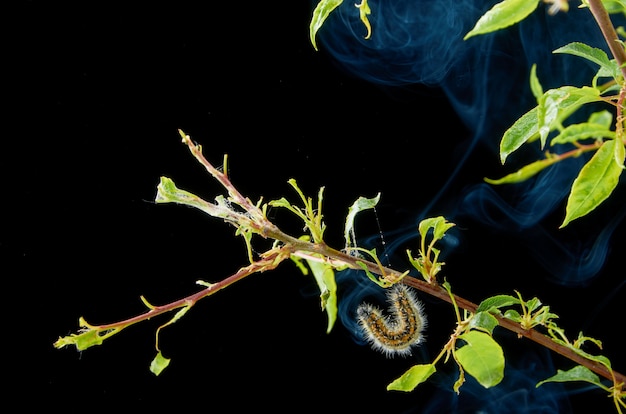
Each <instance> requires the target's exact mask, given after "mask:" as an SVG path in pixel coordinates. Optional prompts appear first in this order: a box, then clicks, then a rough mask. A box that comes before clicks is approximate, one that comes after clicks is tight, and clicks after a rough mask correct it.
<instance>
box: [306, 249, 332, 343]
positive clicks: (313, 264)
mask: <svg viewBox="0 0 626 414" xmlns="http://www.w3.org/2000/svg"><path fill="white" fill-rule="evenodd" d="M307 264H308V265H309V267H310V268H311V271H312V272H313V276H314V277H315V281H316V282H317V286H318V287H319V289H320V299H321V305H322V309H323V310H326V315H327V316H328V327H327V328H326V332H327V333H329V332H330V331H331V330H332V329H333V326H334V325H335V321H336V320H337V282H336V281H335V272H334V270H333V268H332V267H331V266H330V265H329V264H327V263H323V262H319V261H316V260H307Z"/></svg>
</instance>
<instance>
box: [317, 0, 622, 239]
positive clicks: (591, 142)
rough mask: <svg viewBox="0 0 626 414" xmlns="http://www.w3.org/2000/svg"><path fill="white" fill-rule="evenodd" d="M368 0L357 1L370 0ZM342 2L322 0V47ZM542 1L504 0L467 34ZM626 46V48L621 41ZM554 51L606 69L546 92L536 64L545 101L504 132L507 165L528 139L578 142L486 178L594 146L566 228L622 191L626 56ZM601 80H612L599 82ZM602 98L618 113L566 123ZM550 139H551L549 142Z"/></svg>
mask: <svg viewBox="0 0 626 414" xmlns="http://www.w3.org/2000/svg"><path fill="white" fill-rule="evenodd" d="M365 1H366V0H364V1H363V3H361V5H357V7H360V6H362V5H363V4H366V3H365ZM597 1H599V0H597ZM545 2H546V3H550V8H549V9H548V12H549V13H550V14H555V13H557V12H567V11H568V10H569V3H568V0H546V1H545ZM341 3H342V0H321V1H320V2H319V3H318V4H317V7H316V8H315V10H314V12H313V18H312V20H311V23H310V25H309V33H310V38H311V42H312V44H313V47H315V49H317V43H316V35H317V33H318V31H319V30H320V29H321V28H322V26H323V24H324V22H325V21H326V19H328V17H329V16H330V14H331V13H332V12H333V11H334V10H335V9H336V8H337V7H338V6H339V5H340V4H341ZM540 3H541V1H538V0H503V1H501V2H499V3H497V4H496V5H494V6H493V7H492V8H491V9H490V10H488V11H487V12H486V13H485V14H484V15H483V16H482V17H481V18H480V19H479V20H478V21H477V22H476V24H475V26H474V27H473V28H472V29H471V30H470V31H469V32H468V33H467V34H466V35H465V37H464V38H463V39H464V40H469V39H471V38H472V37H475V36H479V35H486V34H489V33H492V32H495V31H498V30H501V29H504V28H507V27H510V26H512V25H514V24H517V23H519V22H521V21H522V20H524V19H525V18H527V17H528V16H529V15H530V14H531V13H533V12H535V11H536V9H537V8H538V6H539V4H540ZM605 3H606V4H607V8H606V9H602V10H608V11H609V12H610V13H614V14H626V3H624V2H621V1H606V2H605ZM600 6H601V4H600ZM581 7H589V2H588V1H583V2H582V5H581ZM370 13H371V10H370V8H369V6H367V14H363V13H361V15H360V16H361V20H363V22H364V24H365V26H366V28H367V37H369V36H370V35H371V32H372V27H371V24H370V23H369V20H368V19H367V15H369V14H370ZM603 29H604V28H603ZM607 29H609V28H607ZM610 29H612V27H611V28H610ZM610 32H611V33H613V32H615V31H614V30H611V31H610ZM617 41H618V39H607V42H609V46H612V45H611V42H617ZM619 48H621V50H623V43H621V41H620V43H619ZM553 53H556V54H559V53H560V54H570V55H574V56H578V57H581V58H583V59H587V60H589V61H590V62H592V63H594V64H596V65H597V66H598V70H597V72H596V74H595V76H594V77H593V79H592V80H591V84H590V85H589V86H583V87H575V86H567V85H566V86H562V87H559V88H555V89H549V90H547V91H544V90H543V88H542V86H541V83H540V81H539V79H538V78H537V76H536V66H535V65H533V67H532V70H531V76H530V87H531V90H532V92H533V93H534V95H535V97H536V99H537V106H535V107H534V108H532V109H531V110H530V111H528V112H527V113H526V114H524V115H522V116H521V117H520V118H519V119H518V120H517V121H516V122H515V123H514V124H513V125H512V126H511V127H510V128H509V129H508V130H507V131H506V132H505V133H504V135H503V137H502V140H501V143H500V161H501V162H502V164H504V163H505V162H506V160H507V158H508V156H509V155H511V154H512V153H513V152H515V151H516V150H518V149H519V148H520V147H521V146H522V145H524V144H530V143H534V142H536V141H539V145H540V148H541V149H542V150H544V149H545V148H546V145H548V146H549V147H550V148H551V149H555V150H559V148H561V149H562V148H571V149H569V150H567V151H565V152H562V151H561V152H560V153H558V152H556V151H553V152H552V151H549V150H546V151H545V158H543V159H540V160H537V161H535V162H532V163H530V164H528V165H525V166H523V167H521V168H520V169H518V170H517V171H515V172H513V173H510V174H508V175H506V176H504V177H502V178H499V179H489V178H485V181H487V182H488V183H490V184H494V185H499V184H512V183H519V182H522V181H525V180H528V179H530V178H531V177H533V176H535V175H536V174H538V173H539V172H541V171H542V170H544V169H546V168H548V167H550V166H551V165H554V164H556V163H558V162H560V161H563V160H565V159H567V158H571V157H579V156H581V155H582V154H584V153H587V152H593V153H594V154H593V156H592V157H591V158H590V159H589V160H588V161H587V162H586V164H585V165H584V166H583V167H582V168H581V170H580V172H579V174H578V176H577V177H576V179H575V180H574V182H573V184H572V187H571V191H570V194H569V197H568V200H567V205H566V207H565V218H564V219H563V222H562V223H561V226H560V227H561V228H562V227H565V226H567V225H568V224H569V223H570V222H571V221H573V220H575V219H577V218H580V217H583V216H585V215H587V214H589V213H590V212H591V211H593V210H595V209H596V208H597V207H598V206H599V205H600V204H601V203H602V202H604V201H605V200H606V199H607V198H608V197H609V196H610V195H611V194H612V193H613V191H614V190H615V187H616V186H617V184H618V182H619V178H620V176H621V175H622V172H623V171H624V158H625V155H626V151H625V149H624V146H625V144H626V140H625V138H624V134H623V106H622V101H623V94H624V88H625V86H624V72H623V67H624V62H621V64H620V63H618V61H617V59H616V58H612V59H610V58H609V57H608V56H607V54H606V52H604V51H603V50H602V49H598V48H594V47H591V46H589V45H586V44H584V43H580V42H574V43H570V44H568V45H564V46H563V47H560V48H558V49H556V50H554V51H553ZM601 80H602V81H604V83H599V82H600V81H601ZM599 102H603V103H606V104H607V105H609V106H611V107H613V110H614V112H615V113H616V116H615V117H614V118H615V119H613V117H612V115H611V113H610V112H608V111H606V110H603V111H601V112H598V113H594V114H592V115H591V116H590V117H589V119H588V120H587V121H586V122H581V123H571V124H569V125H567V124H566V123H567V121H568V119H570V118H571V117H572V115H574V114H575V113H577V112H578V111H579V110H580V109H581V108H582V107H583V106H585V105H588V104H590V103H599ZM548 138H551V139H550V141H549V142H548Z"/></svg>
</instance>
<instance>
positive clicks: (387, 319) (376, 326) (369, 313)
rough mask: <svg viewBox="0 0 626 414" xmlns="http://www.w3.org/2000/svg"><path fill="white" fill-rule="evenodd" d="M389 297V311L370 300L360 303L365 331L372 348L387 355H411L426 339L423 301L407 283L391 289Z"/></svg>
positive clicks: (357, 312)
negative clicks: (372, 303) (382, 309)
mask: <svg viewBox="0 0 626 414" xmlns="http://www.w3.org/2000/svg"><path fill="white" fill-rule="evenodd" d="M387 300H388V301H389V303H390V307H389V313H390V315H388V316H385V315H383V313H382V311H381V310H380V309H379V308H377V307H376V306H373V305H370V304H369V303H361V304H360V305H359V307H358V308H357V311H356V314H357V319H358V321H359V325H360V326H361V330H362V332H363V335H364V336H365V338H366V339H367V340H368V342H369V343H370V344H371V346H372V348H373V349H375V350H377V351H380V352H383V353H384V354H386V355H387V356H388V357H393V356H394V355H396V354H397V355H401V356H408V355H411V348H412V347H414V346H417V345H419V344H421V343H422V342H424V336H423V335H422V332H423V331H424V329H425V328H426V325H427V321H426V316H425V315H424V312H423V307H422V303H421V302H420V301H419V300H418V299H417V297H416V296H415V292H414V291H413V290H412V289H411V288H409V287H408V286H406V285H403V284H397V285H394V286H393V287H391V288H390V289H389V292H388V293H387Z"/></svg>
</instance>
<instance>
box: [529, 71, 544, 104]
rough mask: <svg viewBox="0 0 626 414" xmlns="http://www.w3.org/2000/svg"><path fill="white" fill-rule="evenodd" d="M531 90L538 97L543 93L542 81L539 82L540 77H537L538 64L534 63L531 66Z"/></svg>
mask: <svg viewBox="0 0 626 414" xmlns="http://www.w3.org/2000/svg"><path fill="white" fill-rule="evenodd" d="M530 90H531V91H532V93H533V96H534V97H535V98H537V99H539V97H540V96H541V95H543V88H542V87H541V83H539V78H537V64H533V65H532V66H531V67H530Z"/></svg>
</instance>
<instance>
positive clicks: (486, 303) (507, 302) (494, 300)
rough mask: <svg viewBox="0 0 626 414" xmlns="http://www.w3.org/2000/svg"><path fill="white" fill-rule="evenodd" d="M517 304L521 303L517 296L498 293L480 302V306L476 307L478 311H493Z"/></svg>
mask: <svg viewBox="0 0 626 414" xmlns="http://www.w3.org/2000/svg"><path fill="white" fill-rule="evenodd" d="M517 304H519V299H518V298H516V297H515V296H511V295H496V296H492V297H490V298H487V299H485V300H483V301H482V302H480V304H479V305H478V308H477V309H476V312H484V311H487V312H493V311H494V310H496V309H500V308H502V307H505V306H511V305H517Z"/></svg>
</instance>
